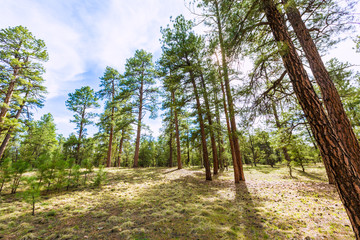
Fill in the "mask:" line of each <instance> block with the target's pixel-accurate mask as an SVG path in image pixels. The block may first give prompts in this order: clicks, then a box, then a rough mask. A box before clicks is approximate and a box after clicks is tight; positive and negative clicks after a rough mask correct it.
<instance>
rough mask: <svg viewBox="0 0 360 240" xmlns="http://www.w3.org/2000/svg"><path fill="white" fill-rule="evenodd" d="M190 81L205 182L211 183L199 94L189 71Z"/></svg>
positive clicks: (192, 75)
mask: <svg viewBox="0 0 360 240" xmlns="http://www.w3.org/2000/svg"><path fill="white" fill-rule="evenodd" d="M189 65H190V64H189ZM190 79H191V83H192V85H193V88H194V95H195V99H196V106H197V112H198V119H199V124H200V134H201V146H202V150H203V151H202V152H203V162H204V166H205V173H206V180H209V181H211V180H212V178H211V170H210V163H209V154H208V150H207V145H206V133H205V125H204V120H203V117H202V110H201V104H200V98H199V93H198V90H197V86H196V82H195V76H194V73H193V72H192V71H190Z"/></svg>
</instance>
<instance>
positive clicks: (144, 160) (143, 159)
mask: <svg viewBox="0 0 360 240" xmlns="http://www.w3.org/2000/svg"><path fill="white" fill-rule="evenodd" d="M140 146H141V147H140V151H139V166H140V167H151V166H156V162H155V161H156V160H155V154H156V150H157V149H156V145H155V140H154V138H153V137H152V136H149V137H148V136H143V137H142V138H141V145H140Z"/></svg>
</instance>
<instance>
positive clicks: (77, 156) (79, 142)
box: [76, 110, 85, 165]
mask: <svg viewBox="0 0 360 240" xmlns="http://www.w3.org/2000/svg"><path fill="white" fill-rule="evenodd" d="M84 116H85V110H83V112H82V114H81V123H80V129H79V137H78V143H77V147H76V164H79V165H80V147H81V138H82V132H83V130H84V123H83V119H84Z"/></svg>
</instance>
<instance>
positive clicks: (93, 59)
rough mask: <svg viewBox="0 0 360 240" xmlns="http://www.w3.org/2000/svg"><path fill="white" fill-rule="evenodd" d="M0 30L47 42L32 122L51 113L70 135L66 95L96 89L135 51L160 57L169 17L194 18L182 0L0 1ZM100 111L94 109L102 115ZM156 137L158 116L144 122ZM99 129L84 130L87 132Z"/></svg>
mask: <svg viewBox="0 0 360 240" xmlns="http://www.w3.org/2000/svg"><path fill="white" fill-rule="evenodd" d="M0 3H1V8H2V10H3V11H2V16H1V20H0V28H7V27H9V26H11V27H14V26H17V25H23V26H26V27H27V28H28V29H29V30H30V31H31V32H32V33H33V35H34V36H35V37H36V38H39V39H42V40H44V41H45V44H46V46H47V50H48V54H49V61H48V62H46V63H45V64H44V66H45V68H46V74H45V75H44V78H45V79H46V83H45V85H46V87H47V91H48V94H47V97H46V102H45V106H44V107H43V108H42V109H38V110H37V111H36V112H35V114H34V119H39V118H40V117H41V116H42V115H43V114H46V113H48V112H50V113H51V114H52V115H53V117H54V119H55V123H56V126H57V133H61V134H63V135H64V136H66V137H67V136H68V135H69V134H71V133H72V132H74V131H75V130H74V127H75V125H74V124H73V123H70V119H71V118H72V115H73V113H72V112H70V111H69V110H67V109H66V106H65V101H66V100H67V98H68V94H69V93H72V92H74V91H75V89H79V88H81V87H82V86H90V87H92V88H94V89H95V90H99V84H100V80H99V77H101V76H102V75H103V73H104V70H105V68H106V66H111V67H113V68H116V69H117V70H118V71H119V72H120V73H122V72H124V66H125V62H126V59H128V58H130V57H133V55H134V53H135V50H136V49H144V50H146V51H148V52H151V53H152V54H153V55H154V59H156V58H158V57H159V56H160V54H161V45H160V42H159V39H160V38H161V34H160V27H161V26H163V27H166V25H167V24H168V23H169V22H170V16H173V17H176V16H178V15H180V14H183V15H185V17H187V18H193V16H192V15H191V13H190V12H189V11H188V9H187V8H186V7H185V5H184V0H166V1H164V0H131V1H128V0H87V1H79V0H16V1H15V0H0ZM101 111H102V109H96V110H95V112H98V113H100V112H101ZM146 123H147V124H148V125H149V126H150V127H151V129H152V131H153V135H154V136H158V135H159V128H160V127H161V120H160V118H158V119H156V120H146ZM96 131H97V128H96V127H88V134H89V135H92V134H93V133H95V132H96Z"/></svg>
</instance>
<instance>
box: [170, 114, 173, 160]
mask: <svg viewBox="0 0 360 240" xmlns="http://www.w3.org/2000/svg"><path fill="white" fill-rule="evenodd" d="M171 111H172V110H171ZM171 115H172V114H171ZM171 125H172V121H171V120H170V137H169V167H172V166H173V142H172V140H173V131H172V126H171Z"/></svg>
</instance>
